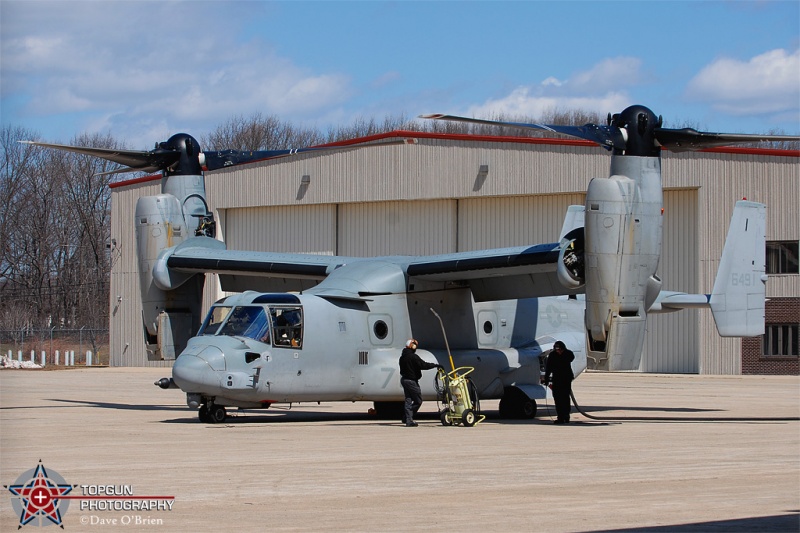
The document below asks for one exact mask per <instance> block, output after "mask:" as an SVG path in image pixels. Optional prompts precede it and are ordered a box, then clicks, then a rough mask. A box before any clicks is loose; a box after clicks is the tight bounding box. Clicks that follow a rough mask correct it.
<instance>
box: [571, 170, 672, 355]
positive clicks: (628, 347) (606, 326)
mask: <svg viewBox="0 0 800 533" xmlns="http://www.w3.org/2000/svg"><path fill="white" fill-rule="evenodd" d="M660 165H661V163H660V160H659V159H658V158H656V157H634V156H625V157H615V158H613V159H612V168H611V170H612V176H611V177H610V178H607V179H594V180H592V181H591V182H590V183H589V187H588V188H587V191H586V212H585V239H586V249H585V252H584V257H585V262H586V332H587V341H588V349H589V353H588V357H589V360H590V361H591V362H592V363H593V364H592V365H591V366H592V368H597V369H607V370H635V369H638V367H639V361H640V360H641V353H642V348H643V346H644V333H645V326H646V323H647V314H646V312H647V307H648V306H649V305H650V304H652V301H653V300H654V296H653V293H654V292H655V293H656V294H657V289H658V288H660V286H659V282H658V281H657V279H658V278H655V277H654V275H655V272H656V270H657V268H658V262H659V257H660V255H661V232H662V220H661V217H662V209H661V208H662V205H663V194H662V191H661V179H660V177H661V171H660ZM628 176H635V177H636V179H631V178H629V177H628Z"/></svg>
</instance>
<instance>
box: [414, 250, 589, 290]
mask: <svg viewBox="0 0 800 533" xmlns="http://www.w3.org/2000/svg"><path fill="white" fill-rule="evenodd" d="M560 251H561V245H560V244H559V243H552V244H539V245H536V246H518V247H512V248H498V249H494V250H480V251H475V252H461V253H454V254H443V255H436V256H428V257H419V258H417V259H414V260H412V261H410V262H409V264H408V265H407V267H406V271H407V273H408V275H409V278H410V279H409V284H411V283H413V282H414V280H415V279H418V280H422V281H432V282H442V281H444V282H448V283H452V284H456V285H459V284H460V285H462V286H468V287H469V288H470V290H471V291H472V294H473V297H474V298H475V301H477V302H481V301H489V300H508V299H512V298H535V297H541V296H556V295H562V294H575V293H576V291H570V290H567V289H566V288H565V287H564V286H563V285H561V283H560V282H559V281H558V277H557V274H556V264H557V262H558V257H559V252H560Z"/></svg>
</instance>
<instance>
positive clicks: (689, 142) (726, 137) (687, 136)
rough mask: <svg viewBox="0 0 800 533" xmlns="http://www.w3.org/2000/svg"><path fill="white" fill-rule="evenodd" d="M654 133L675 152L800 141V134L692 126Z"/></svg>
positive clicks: (663, 129) (657, 130)
mask: <svg viewBox="0 0 800 533" xmlns="http://www.w3.org/2000/svg"><path fill="white" fill-rule="evenodd" d="M654 135H655V137H656V140H657V141H658V143H659V144H660V145H661V146H663V147H665V148H668V149H669V150H671V151H673V152H688V151H694V150H702V149H703V148H712V147H715V146H729V145H732V144H741V143H754V142H770V141H773V142H774V141H795V142H796V141H800V136H792V135H758V134H747V133H711V132H707V131H697V130H695V129H692V128H683V129H668V128H656V129H655V131H654Z"/></svg>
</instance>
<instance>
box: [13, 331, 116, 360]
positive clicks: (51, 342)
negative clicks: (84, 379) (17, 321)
mask: <svg viewBox="0 0 800 533" xmlns="http://www.w3.org/2000/svg"><path fill="white" fill-rule="evenodd" d="M73 351H74V352H75V364H76V365H79V364H80V365H85V364H86V352H87V351H91V352H92V365H108V361H109V345H108V330H107V329H89V328H80V329H63V328H51V329H16V330H12V329H0V355H4V356H9V352H10V355H11V358H12V359H14V360H17V359H18V358H19V354H20V352H21V353H22V360H23V361H30V360H31V352H33V353H34V362H36V363H37V364H41V362H42V353H43V352H44V360H45V364H46V365H54V364H56V352H58V364H59V365H64V363H65V358H66V355H65V354H67V353H68V352H73Z"/></svg>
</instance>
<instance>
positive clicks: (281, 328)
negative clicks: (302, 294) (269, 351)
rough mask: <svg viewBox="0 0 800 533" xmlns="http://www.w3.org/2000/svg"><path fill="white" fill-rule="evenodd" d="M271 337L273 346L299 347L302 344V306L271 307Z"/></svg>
mask: <svg viewBox="0 0 800 533" xmlns="http://www.w3.org/2000/svg"><path fill="white" fill-rule="evenodd" d="M270 313H271V314H272V339H273V344H274V345H275V346H288V347H293V348H301V347H302V346H303V308H302V307H273V308H271V309H270Z"/></svg>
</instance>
